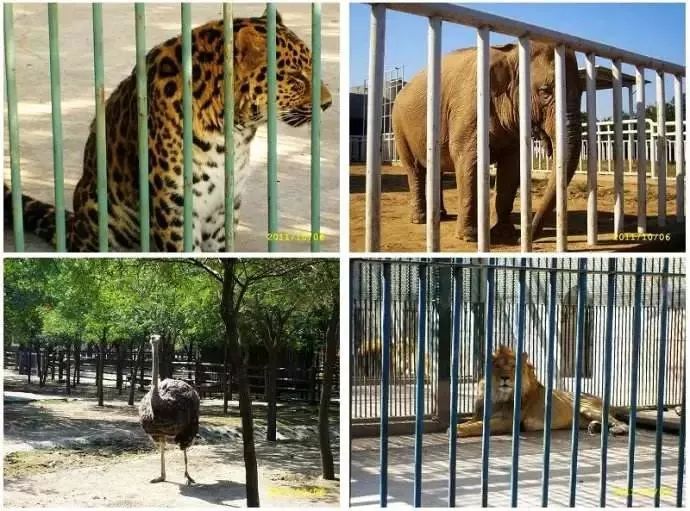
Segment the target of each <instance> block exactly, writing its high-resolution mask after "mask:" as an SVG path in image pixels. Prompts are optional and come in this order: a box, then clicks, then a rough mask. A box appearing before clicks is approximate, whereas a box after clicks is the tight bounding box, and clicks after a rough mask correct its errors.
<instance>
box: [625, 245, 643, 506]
mask: <svg viewBox="0 0 690 511" xmlns="http://www.w3.org/2000/svg"><path fill="white" fill-rule="evenodd" d="M635 263H636V264H635V312H634V313H633V335H632V359H631V360H630V364H631V366H630V421H629V435H630V436H629V437H628V481H627V493H626V505H627V506H628V507H632V497H633V495H632V494H633V477H634V470H635V431H636V426H637V424H636V422H637V373H638V370H639V365H640V364H639V362H640V337H641V336H642V263H643V259H642V258H639V257H638V258H637V259H636V261H635Z"/></svg>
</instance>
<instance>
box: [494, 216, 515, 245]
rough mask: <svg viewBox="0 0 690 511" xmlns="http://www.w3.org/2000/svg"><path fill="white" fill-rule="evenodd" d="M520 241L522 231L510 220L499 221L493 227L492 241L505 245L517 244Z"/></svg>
mask: <svg viewBox="0 0 690 511" xmlns="http://www.w3.org/2000/svg"><path fill="white" fill-rule="evenodd" d="M518 241H520V233H519V232H518V230H517V229H516V228H515V226H514V225H513V224H511V223H510V222H499V223H497V224H496V225H494V226H493V227H492V228H491V242H492V243H494V242H498V243H501V244H504V245H516V244H517V243H518Z"/></svg>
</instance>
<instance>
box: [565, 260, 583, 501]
mask: <svg viewBox="0 0 690 511" xmlns="http://www.w3.org/2000/svg"><path fill="white" fill-rule="evenodd" d="M577 270H578V273H577V328H576V331H575V336H576V340H577V344H576V348H575V390H574V392H573V428H572V430H571V441H570V445H571V450H570V495H569V506H570V507H575V489H576V488H577V454H578V451H577V448H578V444H579V440H580V400H581V389H582V379H581V377H582V365H583V359H584V351H585V307H586V306H587V262H586V260H585V259H584V258H579V259H578V260H577Z"/></svg>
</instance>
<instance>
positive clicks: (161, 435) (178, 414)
mask: <svg viewBox="0 0 690 511" xmlns="http://www.w3.org/2000/svg"><path fill="white" fill-rule="evenodd" d="M139 419H140V421H141V426H142V427H143V428H144V431H146V433H148V434H149V435H150V436H151V438H152V439H153V440H154V441H160V440H168V441H169V440H173V441H174V442H175V443H176V444H177V445H179V447H180V449H187V448H188V447H189V446H190V445H192V444H193V443H194V438H195V437H196V434H197V433H198V431H199V394H197V392H196V390H194V387H192V386H191V385H189V384H188V383H185V382H184V381H182V380H172V379H165V380H163V381H161V382H160V383H159V384H158V391H156V390H155V388H153V387H152V388H151V390H149V391H148V393H147V394H146V395H145V396H144V398H143V399H142V400H141V403H140V404H139Z"/></svg>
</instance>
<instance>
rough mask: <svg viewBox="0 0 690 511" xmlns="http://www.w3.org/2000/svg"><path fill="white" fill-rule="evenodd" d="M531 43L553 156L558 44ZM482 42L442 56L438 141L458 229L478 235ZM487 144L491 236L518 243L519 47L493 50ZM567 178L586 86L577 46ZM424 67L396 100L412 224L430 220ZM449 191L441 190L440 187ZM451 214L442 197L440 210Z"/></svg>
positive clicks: (540, 213) (536, 106) (550, 198)
mask: <svg viewBox="0 0 690 511" xmlns="http://www.w3.org/2000/svg"><path fill="white" fill-rule="evenodd" d="M530 46H531V59H530V61H531V66H530V67H531V74H530V77H531V82H532V83H531V92H530V96H531V103H532V109H531V113H532V137H533V138H534V137H538V138H540V139H541V140H542V141H543V142H544V143H545V146H546V151H547V154H548V155H549V156H551V155H552V154H553V148H554V145H555V137H556V97H555V89H554V85H555V71H554V48H555V47H554V45H552V44H546V43H540V42H536V41H533V42H532V44H531V45H530ZM476 54H477V52H476V48H466V49H460V50H456V51H453V52H451V53H449V54H447V55H445V56H444V57H443V59H442V62H441V84H440V88H441V107H440V108H441V116H440V134H439V136H440V145H441V151H440V152H441V158H440V159H441V164H440V167H441V171H442V172H443V171H451V170H454V171H455V176H456V183H457V191H458V217H457V229H456V236H457V237H458V238H459V239H462V240H465V241H476V240H477V128H476V126H477V100H476V97H477V96H476V94H477V92H476V91H477V80H476V76H477V64H476ZM489 62H490V63H489V65H490V89H491V92H490V100H489V112H490V113H489V117H490V118H489V151H490V158H491V163H495V164H496V167H497V171H496V199H495V208H496V220H497V221H496V224H495V225H494V226H493V227H492V228H491V240H492V241H500V242H503V243H508V244H514V243H517V241H518V239H519V236H518V232H517V230H516V229H515V227H514V226H513V224H512V222H511V221H510V214H511V212H512V210H513V203H514V202H515V197H516V195H517V190H518V186H519V183H520V162H519V155H520V147H519V134H520V133H519V132H520V128H519V118H520V116H519V103H518V89H519V87H518V47H517V45H515V44H506V45H503V46H494V47H492V48H491V49H490V61H489ZM565 81H566V140H567V148H566V150H567V155H568V156H567V161H566V167H567V176H568V177H567V180H568V183H569V182H570V180H571V179H572V176H573V174H574V173H575V170H576V168H577V165H578V162H579V157H580V144H581V136H582V135H581V127H580V98H581V95H582V85H581V83H580V80H579V76H578V68H577V60H576V58H575V53H574V51H572V50H566V52H565ZM426 93H427V75H426V70H424V71H421V72H420V73H418V74H417V75H415V76H414V77H413V78H412V79H411V80H410V81H409V82H408V83H407V84H406V85H405V86H404V87H403V88H402V89H401V90H400V92H399V93H398V95H397V97H396V98H395V101H394V104H393V113H392V117H393V132H394V135H395V143H396V146H397V150H398V156H399V158H400V162H401V164H402V166H403V167H404V168H405V169H406V171H407V179H408V185H409V188H410V195H411V198H410V206H411V221H412V223H425V221H426V197H425V174H426V107H427V98H426ZM555 177H556V176H555V171H554V172H551V173H550V175H549V179H548V184H547V187H546V192H545V194H544V197H543V199H542V202H541V205H540V206H539V209H538V210H537V212H536V214H535V215H534V218H533V222H532V233H533V236H534V237H535V238H536V237H537V236H538V235H539V234H540V232H541V229H542V227H543V223H544V217H545V215H547V214H549V213H550V212H551V211H552V210H553V207H554V204H555V201H556V180H555ZM441 195H443V194H441ZM444 216H446V211H445V208H444V205H443V197H441V217H442V218H443V217H444Z"/></svg>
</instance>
